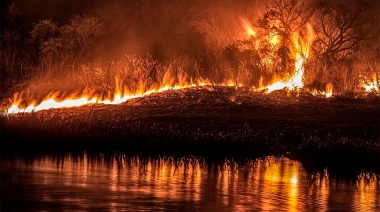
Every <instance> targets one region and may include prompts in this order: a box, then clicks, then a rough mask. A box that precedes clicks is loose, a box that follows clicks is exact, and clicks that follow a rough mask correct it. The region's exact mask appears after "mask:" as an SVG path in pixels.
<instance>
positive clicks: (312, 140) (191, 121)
mask: <svg viewBox="0 0 380 212" xmlns="http://www.w3.org/2000/svg"><path fill="white" fill-rule="evenodd" d="M211 97H212V98H211ZM378 102H379V98H378V97H376V96H373V97H372V98H369V97H366V98H360V99H353V98H347V97H335V98H333V99H324V98H317V97H313V96H309V95H299V94H298V97H297V96H289V95H286V93H281V92H279V93H272V94H269V95H262V94H252V93H251V92H249V91H247V90H246V89H244V88H238V89H236V88H228V87H227V88H226V87H213V86H208V87H207V86H206V87H204V88H189V89H185V90H177V91H167V92H163V93H158V94H154V95H151V96H148V97H144V98H140V99H134V100H131V101H129V102H127V103H124V104H121V105H93V106H87V107H80V108H77V109H55V110H48V111H41V112H34V113H24V114H18V115H12V116H2V117H1V119H2V120H1V130H2V153H3V154H7V153H12V152H24V153H28V152H50V151H53V152H55V151H58V152H62V151H63V152H65V151H84V150H85V151H105V152H113V151H121V152H129V153H134V154H138V153H143V154H167V155H171V154H176V155H183V154H185V155H200V156H205V157H216V158H218V157H219V158H220V157H233V158H247V157H259V156H266V155H277V156H282V155H286V156H288V157H291V158H295V159H299V160H301V162H303V161H305V162H308V163H311V164H314V165H315V166H318V167H326V166H328V167H329V168H331V167H332V168H336V169H338V168H346V169H351V168H354V169H366V170H375V171H377V172H379V171H380V170H379V167H380V164H379V161H378V160H377V159H378V155H379V153H380V138H379V125H378V114H379V108H378ZM342 105H344V107H342Z"/></svg>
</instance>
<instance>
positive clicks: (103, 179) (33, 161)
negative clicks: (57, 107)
mask: <svg viewBox="0 0 380 212" xmlns="http://www.w3.org/2000/svg"><path fill="white" fill-rule="evenodd" d="M379 188H380V186H379V177H378V176H377V175H373V174H369V173H365V172H363V173H361V174H358V176H357V177H356V179H351V180H347V179H345V180H342V179H339V178H336V177H333V176H330V175H329V173H328V171H327V170H324V171H323V172H319V173H309V172H307V171H305V170H304V169H303V167H302V164H300V163H299V162H297V161H292V160H290V159H287V158H277V159H276V158H274V157H267V158H263V159H255V160H247V161H245V162H239V163H237V162H234V161H233V160H224V161H219V162H210V161H206V160H205V159H202V158H195V157H183V158H172V157H152V158H150V157H141V156H140V157H139V156H134V157H129V156H127V155H124V154H115V155H108V156H105V155H103V154H98V155H91V156H90V155H89V154H86V153H83V154H77V155H73V154H67V155H63V156H56V155H55V156H51V155H42V156H39V157H34V158H29V159H28V158H25V157H11V158H3V159H2V160H1V205H2V209H3V211H8V210H13V211H28V210H32V211H53V210H63V211H83V210H97V211H99V210H107V211H168V210H174V211H185V210H186V211H252V210H253V211H332V210H334V211H336V210H340V211H379V210H380V189H379Z"/></svg>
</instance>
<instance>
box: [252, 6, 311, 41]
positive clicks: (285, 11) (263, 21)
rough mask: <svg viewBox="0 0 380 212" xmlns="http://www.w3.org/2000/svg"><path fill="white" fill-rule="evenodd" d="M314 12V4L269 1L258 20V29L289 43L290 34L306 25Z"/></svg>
mask: <svg viewBox="0 0 380 212" xmlns="http://www.w3.org/2000/svg"><path fill="white" fill-rule="evenodd" d="M314 11H315V5H314V4H306V3H303V2H301V1H299V0H271V1H270V3H269V5H268V7H267V10H266V12H265V13H264V14H263V16H262V17H261V18H260V19H259V21H258V22H259V27H261V28H263V29H265V30H266V31H269V32H274V33H276V34H278V35H280V36H281V37H282V38H283V42H285V43H286V42H288V41H290V37H291V34H292V33H293V32H297V31H299V30H300V29H301V28H302V27H304V26H305V25H306V23H307V22H308V21H309V19H310V18H311V17H312V16H313V14H314Z"/></svg>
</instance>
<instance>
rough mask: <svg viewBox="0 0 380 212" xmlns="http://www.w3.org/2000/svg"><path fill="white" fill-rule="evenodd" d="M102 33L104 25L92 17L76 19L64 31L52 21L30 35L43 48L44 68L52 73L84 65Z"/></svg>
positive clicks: (63, 28) (37, 28) (39, 23)
mask: <svg viewBox="0 0 380 212" xmlns="http://www.w3.org/2000/svg"><path fill="white" fill-rule="evenodd" d="M102 33H103V23H101V22H100V20H99V19H98V18H96V17H91V16H75V17H74V18H73V19H71V20H70V22H69V23H68V24H66V25H63V26H61V27H59V26H58V24H57V23H55V22H53V21H52V20H50V19H45V20H41V21H39V22H38V23H36V24H34V26H33V29H32V30H31V32H30V34H31V37H32V41H33V42H37V43H38V44H39V50H40V55H41V56H40V59H41V62H42V65H43V66H48V67H46V68H48V69H50V68H51V66H52V65H60V66H62V65H67V64H70V65H73V64H76V63H78V62H80V61H81V60H82V59H83V58H84V55H85V54H87V56H89V55H88V54H89V53H90V48H91V47H94V46H95V44H96V41H97V39H98V37H99V36H100V35H101V34H102Z"/></svg>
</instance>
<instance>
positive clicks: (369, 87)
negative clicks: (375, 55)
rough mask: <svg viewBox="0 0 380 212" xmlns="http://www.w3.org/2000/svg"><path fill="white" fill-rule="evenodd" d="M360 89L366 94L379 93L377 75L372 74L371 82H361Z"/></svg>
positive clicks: (379, 87)
mask: <svg viewBox="0 0 380 212" xmlns="http://www.w3.org/2000/svg"><path fill="white" fill-rule="evenodd" d="M362 87H363V88H364V89H365V91H366V92H376V93H379V92H380V86H379V84H378V79H377V74H376V73H374V74H373V75H372V81H369V80H363V81H362Z"/></svg>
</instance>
